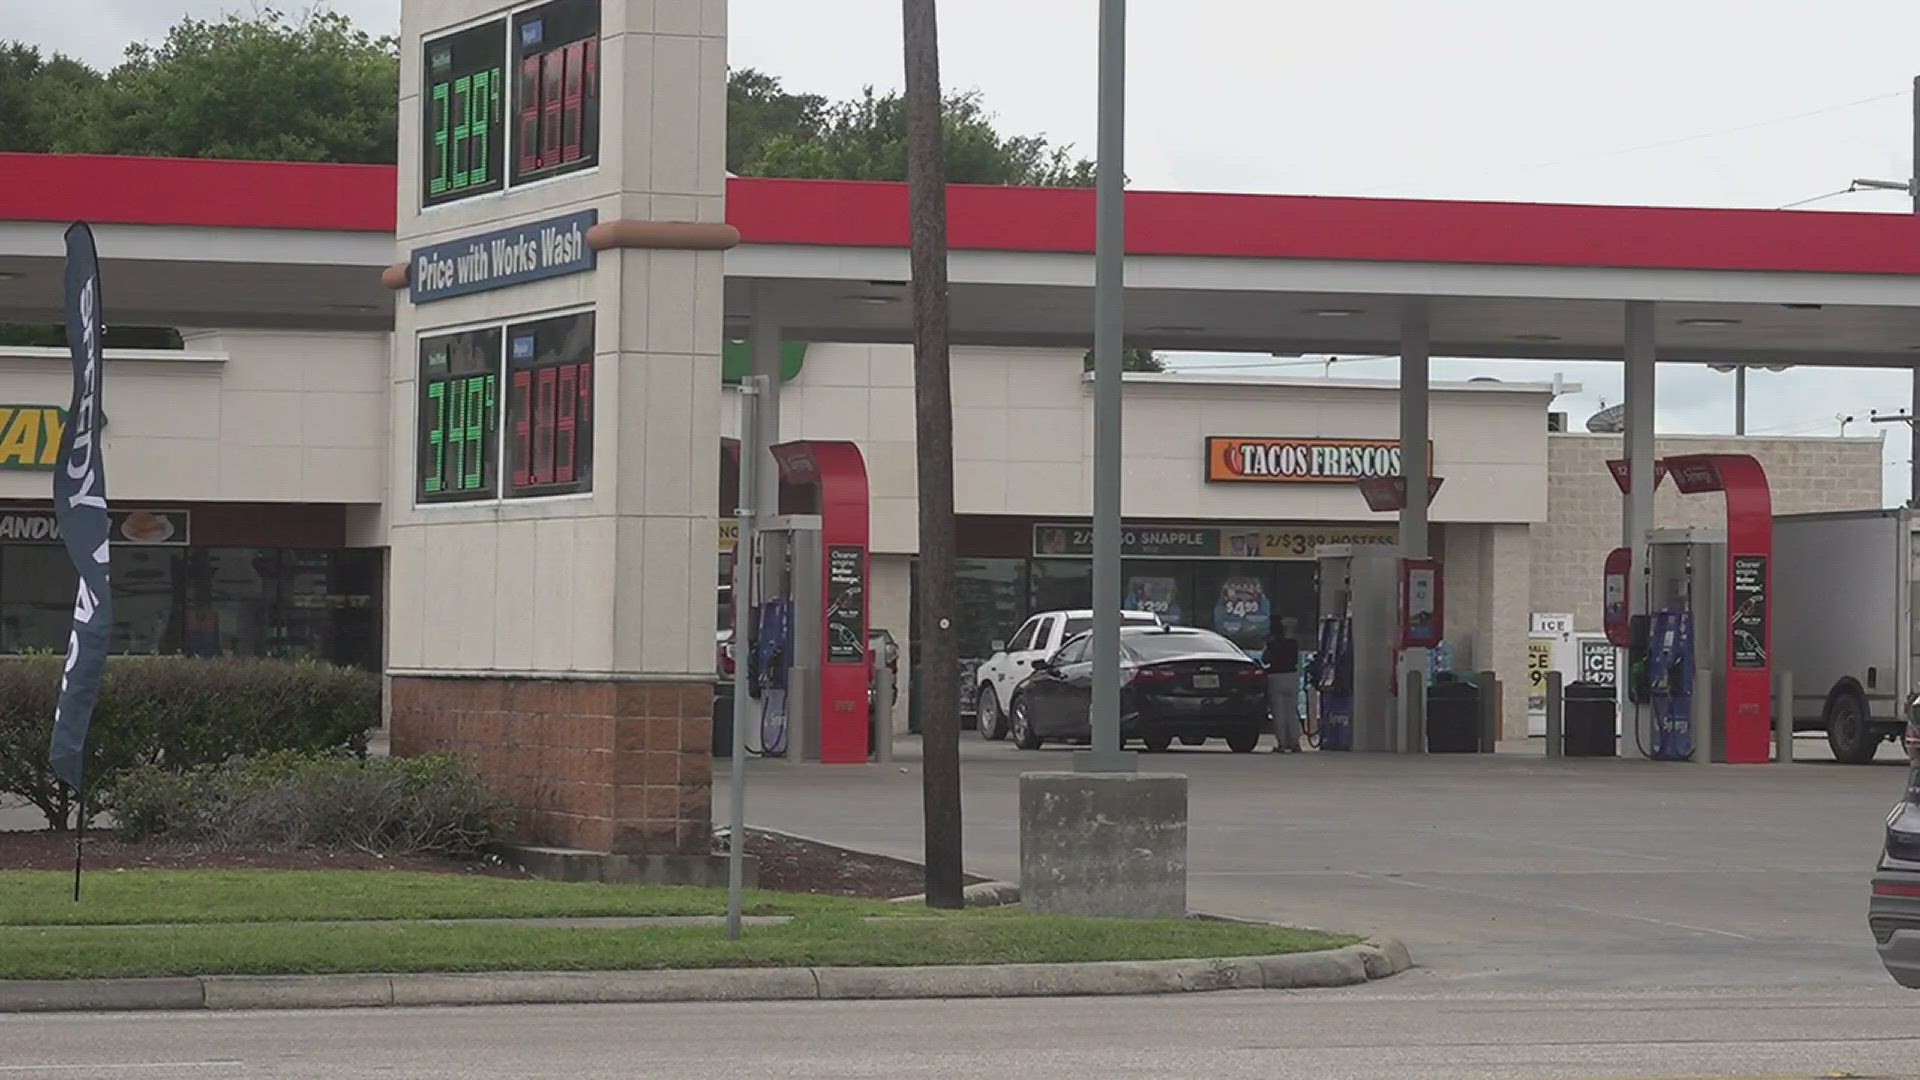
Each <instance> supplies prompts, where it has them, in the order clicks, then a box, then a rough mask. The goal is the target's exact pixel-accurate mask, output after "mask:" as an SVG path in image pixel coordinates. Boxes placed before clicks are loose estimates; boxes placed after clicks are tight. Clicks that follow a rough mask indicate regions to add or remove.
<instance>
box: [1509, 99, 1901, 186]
mask: <svg viewBox="0 0 1920 1080" xmlns="http://www.w3.org/2000/svg"><path fill="white" fill-rule="evenodd" d="M1911 92H1912V91H1911V89H1910V88H1908V87H1901V88H1900V89H1898V90H1894V91H1890V92H1888V93H1885V94H1875V95H1874V96H1872V97H1864V98H1860V99H1858V100H1855V101H1842V102H1837V103H1835V104H1832V105H1822V106H1821V107H1819V108H1817V109H1809V110H1807V111H1806V112H1800V113H1794V114H1793V115H1791V116H1780V117H1775V118H1774V119H1772V120H1756V121H1754V122H1752V123H1749V124H1740V125H1738V126H1735V127H1729V128H1721V129H1719V130H1717V131H1703V132H1700V133H1698V134H1695V135H1682V136H1680V137H1679V138H1677V139H1661V140H1660V141H1658V142H1650V143H1643V144H1641V145H1639V146H1629V147H1626V148H1624V149H1621V150H1605V151H1601V152H1600V153H1596V154H1581V155H1578V156H1576V157H1570V158H1562V159H1561V160H1559V161H1545V162H1540V163H1537V164H1534V165H1527V166H1524V167H1525V168H1529V169H1551V168H1557V167H1559V166H1561V165H1570V164H1574V163H1577V162H1581V161H1593V160H1596V159H1599V158H1609V157H1618V156H1620V155H1622V154H1639V153H1644V152H1645V151H1648V150H1664V149H1666V148H1668V147H1670V146H1684V145H1686V144H1687V143H1695V142H1701V141H1703V140H1705V139H1717V138H1719V137H1721V136H1723V135H1738V134H1740V133H1742V132H1746V131H1757V130H1759V129H1760V128H1767V127H1773V126H1774V125H1776V124H1790V123H1793V122H1794V121H1797V120H1808V119H1811V118H1813V117H1816V116H1824V115H1826V114H1827V113H1834V112H1840V111H1842V110H1844V109H1857V108H1859V107H1860V106H1862V105H1871V104H1873V103H1875V102H1878V101H1886V100H1888V99H1889V98H1897V97H1905V96H1907V94H1909V93H1911Z"/></svg>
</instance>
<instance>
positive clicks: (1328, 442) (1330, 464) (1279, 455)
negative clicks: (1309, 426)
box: [1207, 435, 1431, 484]
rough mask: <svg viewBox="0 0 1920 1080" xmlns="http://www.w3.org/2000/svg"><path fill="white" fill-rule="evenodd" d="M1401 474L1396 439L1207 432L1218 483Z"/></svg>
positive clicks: (1212, 475) (1212, 476) (1210, 465)
mask: <svg viewBox="0 0 1920 1080" xmlns="http://www.w3.org/2000/svg"><path fill="white" fill-rule="evenodd" d="M1429 453H1431V450H1429ZM1399 475H1400V443H1399V441H1398V440H1396V439H1284V438H1282V439H1274V438H1254V437H1240V436H1231V435H1210V436H1208V437H1207V479H1208V480H1210V481H1213V482H1216V483H1256V484H1351V483H1353V482H1354V481H1356V480H1369V479H1373V478H1375V477H1383V476H1399Z"/></svg>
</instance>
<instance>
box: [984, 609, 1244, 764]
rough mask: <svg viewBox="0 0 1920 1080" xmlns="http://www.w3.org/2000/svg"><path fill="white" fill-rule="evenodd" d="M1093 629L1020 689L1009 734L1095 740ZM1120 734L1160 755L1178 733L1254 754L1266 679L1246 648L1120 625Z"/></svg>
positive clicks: (1038, 666) (1203, 634) (1034, 741)
mask: <svg viewBox="0 0 1920 1080" xmlns="http://www.w3.org/2000/svg"><path fill="white" fill-rule="evenodd" d="M1092 640H1093V635H1092V634H1091V633H1084V634H1080V635H1079V636H1077V637H1074V638H1070V639H1068V641H1067V642H1066V644H1064V645H1062V646H1060V650H1059V651H1058V652H1056V653H1054V654H1053V655H1052V656H1050V657H1048V658H1047V659H1046V660H1043V661H1040V662H1037V663H1035V664H1034V666H1033V674H1032V675H1030V676H1028V677H1027V679H1026V681H1024V682H1022V683H1021V684H1020V686H1019V687H1018V688H1017V689H1015V690H1014V692H1013V701H1012V702H1010V703H1009V705H1008V709H1007V712H1008V716H1009V721H1010V730H1009V734H1010V735H1011V736H1012V737H1013V741H1014V744H1015V745H1017V746H1019V747H1020V749H1022V750H1037V749H1039V748H1040V746H1041V744H1043V743H1048V742H1082V743H1083V742H1086V741H1087V740H1088V738H1089V737H1090V736H1091V735H1092V731H1091V730H1090V725H1089V723H1088V720H1087V714H1088V709H1089V707H1090V705H1091V704H1092V697H1093V661H1092V658H1091V657H1090V656H1089V646H1090V645H1091V643H1092ZM1120 682H1121V689H1120V739H1121V741H1122V742H1125V741H1127V740H1129V739H1139V740H1140V741H1141V742H1143V743H1145V744H1146V747H1147V749H1148V750H1152V751H1156V752H1158V751H1161V750H1165V749H1166V748H1167V747H1169V746H1171V745H1172V744H1173V740H1175V739H1179V740H1180V741H1181V742H1183V743H1185V744H1187V745H1189V746H1198V745H1200V744H1201V743H1204V742H1206V741H1207V740H1208V739H1209V738H1224V739H1226V740H1227V745H1228V746H1229V747H1232V748H1233V750H1234V752H1235V753H1241V754H1245V753H1250V752H1252V750H1253V748H1254V747H1255V746H1257V745H1259V743H1260V733H1261V732H1263V731H1265V730H1267V726H1268V724H1267V693H1266V686H1267V681H1266V675H1265V673H1263V672H1262V671H1261V670H1260V665H1259V664H1256V663H1254V662H1253V661H1252V660H1251V659H1249V658H1248V657H1247V654H1246V653H1244V652H1241V651H1240V647H1239V646H1237V645H1235V644H1234V643H1233V642H1231V641H1228V640H1227V639H1226V638H1223V637H1221V636H1220V635H1219V634H1216V633H1214V632H1213V631H1211V630H1199V629H1195V628H1193V627H1186V626H1123V627H1121V628H1120Z"/></svg>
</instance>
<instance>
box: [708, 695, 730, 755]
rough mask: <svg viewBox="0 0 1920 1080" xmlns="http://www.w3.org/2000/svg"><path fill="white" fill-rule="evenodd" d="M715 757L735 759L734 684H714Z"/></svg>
mask: <svg viewBox="0 0 1920 1080" xmlns="http://www.w3.org/2000/svg"><path fill="white" fill-rule="evenodd" d="M713 756H714V757H715V758H731V757H733V683H731V682H723V683H716V684H714V688H713Z"/></svg>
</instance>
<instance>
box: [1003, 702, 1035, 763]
mask: <svg viewBox="0 0 1920 1080" xmlns="http://www.w3.org/2000/svg"><path fill="white" fill-rule="evenodd" d="M1009 734H1011V735H1012V736H1013V745H1015V746H1017V747H1019V748H1020V749H1022V750H1038V749H1040V736H1038V735H1035V734H1034V733H1033V725H1032V723H1030V722H1029V721H1028V719H1027V699H1026V698H1022V697H1016V698H1014V699H1013V721H1012V724H1011V727H1010V729H1009Z"/></svg>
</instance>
